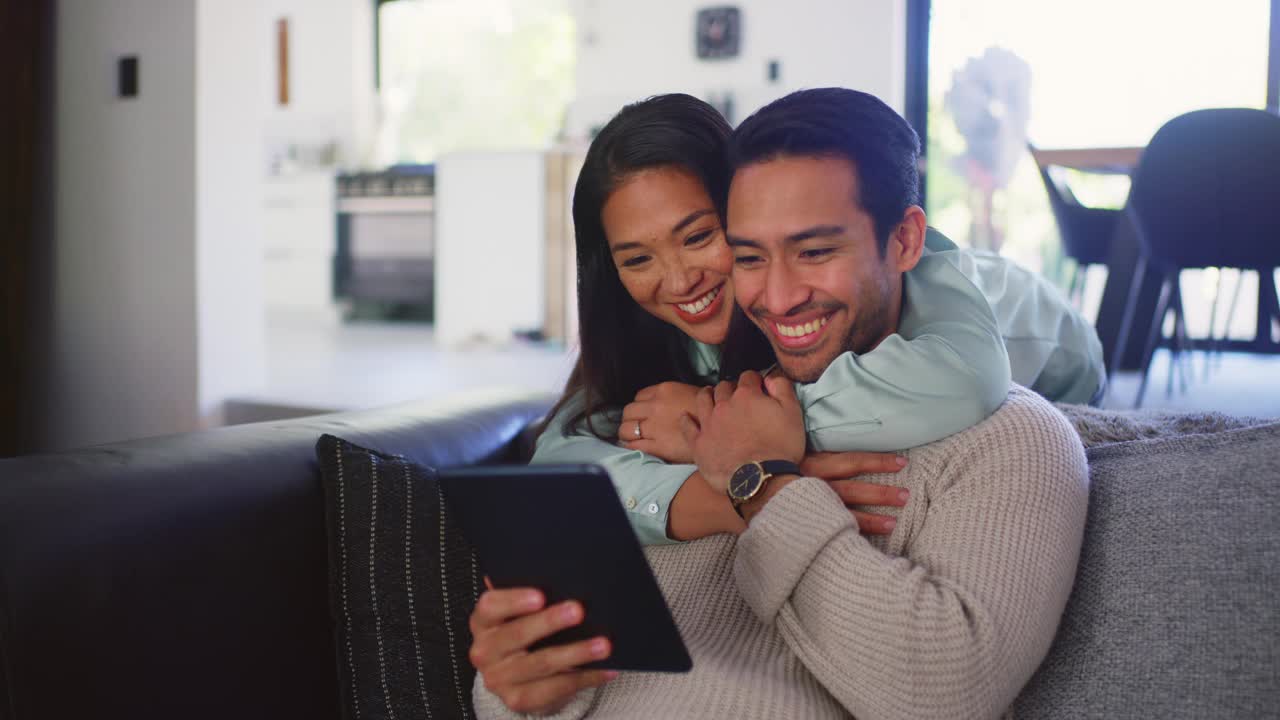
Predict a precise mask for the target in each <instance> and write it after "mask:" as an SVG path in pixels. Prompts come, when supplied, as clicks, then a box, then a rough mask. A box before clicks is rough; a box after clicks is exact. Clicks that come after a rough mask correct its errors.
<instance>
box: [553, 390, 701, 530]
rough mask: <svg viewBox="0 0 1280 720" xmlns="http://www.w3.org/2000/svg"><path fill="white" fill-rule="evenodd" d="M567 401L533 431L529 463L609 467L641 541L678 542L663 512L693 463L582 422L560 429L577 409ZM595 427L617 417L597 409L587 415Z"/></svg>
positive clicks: (605, 425) (608, 424)
mask: <svg viewBox="0 0 1280 720" xmlns="http://www.w3.org/2000/svg"><path fill="white" fill-rule="evenodd" d="M577 409H578V408H577V406H576V405H575V404H574V403H566V405H565V407H564V408H562V409H561V411H560V413H559V414H557V415H556V416H555V417H554V418H552V420H551V422H550V423H549V424H548V425H547V429H546V430H544V431H543V433H542V435H541V436H539V437H538V443H537V447H536V448H535V449H534V453H533V458H532V459H530V461H529V462H530V464H535V465H549V464H555V463H566V464H577V463H586V464H594V465H600V466H601V467H603V468H604V469H605V470H607V471H608V472H609V477H610V478H612V479H613V485H614V488H615V489H616V490H617V491H618V497H619V498H620V499H621V501H622V506H623V508H625V509H626V511H627V520H629V521H630V522H631V527H632V529H633V530H635V532H636V537H638V538H639V540H640V543H641V544H642V545H662V544H666V543H674V542H678V541H676V540H673V539H671V538H669V537H667V516H668V514H669V513H670V509H671V501H672V500H673V499H674V498H675V496H676V493H677V492H678V491H679V490H680V486H682V485H684V481H685V480H688V479H689V476H690V475H692V474H693V473H694V472H695V471H696V470H697V469H698V468H697V466H695V465H678V464H673V465H668V464H667V463H666V462H664V461H663V460H661V459H660V458H656V457H654V456H652V455H647V454H645V453H643V452H640V451H639V450H628V449H627V448H624V447H619V446H617V445H614V444H613V443H611V442H606V441H604V440H601V439H600V438H598V437H596V436H595V435H593V434H591V433H590V432H588V431H587V430H586V429H585V428H582V429H579V430H576V431H573V432H570V433H569V434H568V435H566V434H565V432H564V426H565V423H566V422H567V421H568V418H569V417H571V416H572V415H573V414H574V413H576V412H577ZM592 422H593V423H595V427H598V428H602V429H603V428H608V429H609V430H610V431H615V430H616V427H617V425H616V421H614V420H611V419H610V418H608V417H606V414H605V413H601V414H598V415H596V416H595V417H593V418H592Z"/></svg>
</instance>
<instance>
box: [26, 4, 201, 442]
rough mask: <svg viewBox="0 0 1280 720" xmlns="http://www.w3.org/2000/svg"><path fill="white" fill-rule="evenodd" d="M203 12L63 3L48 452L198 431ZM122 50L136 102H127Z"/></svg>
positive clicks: (172, 7)
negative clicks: (198, 53)
mask: <svg viewBox="0 0 1280 720" xmlns="http://www.w3.org/2000/svg"><path fill="white" fill-rule="evenodd" d="M195 20H196V12H195V3H193V2H190V1H188V2H174V1H173V0H110V1H104V0H59V1H58V3H57V19H56V22H57V31H56V32H57V39H56V56H57V63H56V64H57V90H56V101H55V102H56V104H55V113H56V130H55V132H56V135H55V153H56V161H55V193H56V195H55V198H54V237H55V239H54V243H55V247H54V252H53V268H52V273H53V288H52V292H51V298H52V303H53V307H52V308H51V310H50V315H51V317H50V318H49V322H50V323H51V325H52V328H51V333H50V334H51V336H52V348H51V355H52V356H51V357H50V358H49V373H48V377H49V385H50V387H48V388H46V391H45V392H44V393H43V395H44V397H46V398H47V405H46V409H47V416H48V419H47V427H45V428H43V432H42V433H41V440H42V442H41V445H42V446H44V447H47V448H54V447H70V446H77V445H84V444H89V443H98V442H106V441H111V440H116V439H120V438H122V437H130V436H141V435H152V434H158V433H164V432H172V431H176V430H186V429H189V428H192V427H193V426H194V425H195V421H196V417H197V410H196V403H197V399H196V398H197V395H196V385H197V371H196V340H195V339H196V329H195V315H196V296H195V293H194V291H193V290H194V286H195V275H196V258H195V212H196V201H195V182H196V175H195V161H196V137H195V131H196V123H195V102H194V96H193V93H192V84H193V82H194V80H195V56H194V54H193V53H192V50H191V46H192V41H193V39H194V37H195ZM127 54H136V55H138V56H139V59H140V68H139V75H140V78H139V80H140V96H139V97H138V98H136V99H132V100H121V99H117V98H116V97H115V88H116V80H115V79H116V58H117V57H118V56H120V55H127Z"/></svg>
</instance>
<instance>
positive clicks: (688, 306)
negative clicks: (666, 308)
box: [676, 288, 720, 315]
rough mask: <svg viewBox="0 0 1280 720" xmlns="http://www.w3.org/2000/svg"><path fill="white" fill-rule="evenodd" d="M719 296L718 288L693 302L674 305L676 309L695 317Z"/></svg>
mask: <svg viewBox="0 0 1280 720" xmlns="http://www.w3.org/2000/svg"><path fill="white" fill-rule="evenodd" d="M719 294H720V288H715V289H714V290H712V291H711V292H709V293H707V294H706V295H703V296H702V297H700V298H698V299H697V300H694V301H693V302H691V303H676V307H678V308H680V309H681V310H683V311H685V312H687V313H689V314H690V315H697V314H698V313H700V312H702V311H703V310H706V309H707V306H708V305H710V304H711V302H712V301H713V300H715V299H716V296H717V295H719Z"/></svg>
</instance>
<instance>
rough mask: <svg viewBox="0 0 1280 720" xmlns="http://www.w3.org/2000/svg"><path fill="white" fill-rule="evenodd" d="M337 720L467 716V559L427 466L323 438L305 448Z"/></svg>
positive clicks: (471, 569)
mask: <svg viewBox="0 0 1280 720" xmlns="http://www.w3.org/2000/svg"><path fill="white" fill-rule="evenodd" d="M316 455H317V457H318V459H319V462H320V471H321V472H320V475H321V478H322V480H323V483H324V492H325V520H326V527H327V529H328V535H329V599H330V609H331V613H332V616H333V620H334V628H335V639H336V646H337V651H338V657H337V661H338V674H339V682H340V686H341V689H342V711H343V717H344V718H346V720H369V719H371V718H387V719H388V720H412V719H414V718H430V719H431V720H441V719H445V718H464V719H465V718H473V717H475V713H474V711H473V709H472V707H471V683H472V680H473V679H474V677H475V670H474V669H473V668H472V667H471V663H470V662H469V661H468V659H467V651H468V649H469V648H470V646H471V632H470V629H469V628H468V618H469V616H470V614H471V610H472V609H473V608H474V607H475V603H476V598H477V597H479V594H480V590H481V587H482V581H481V577H480V572H479V569H478V567H477V565H476V561H475V555H474V553H473V552H472V550H471V548H470V546H469V545H468V544H467V543H466V541H465V540H464V539H463V536H462V533H461V531H460V530H459V528H458V527H457V526H456V525H455V524H454V523H453V522H452V520H451V518H450V516H449V514H448V513H447V512H446V509H445V506H444V498H443V495H442V493H441V489H440V485H439V483H438V482H437V481H436V475H435V471H434V470H433V469H432V468H428V467H423V466H421V465H415V464H413V463H411V462H409V461H407V460H405V459H404V458H402V457H398V456H391V455H385V454H382V453H379V452H376V451H373V450H368V449H365V448H362V447H359V446H356V445H353V444H351V443H348V442H346V441H344V440H342V439H340V438H337V437H334V436H332V435H324V436H322V437H321V438H320V440H319V442H317V443H316Z"/></svg>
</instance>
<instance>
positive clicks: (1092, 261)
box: [1027, 143, 1120, 265]
mask: <svg viewBox="0 0 1280 720" xmlns="http://www.w3.org/2000/svg"><path fill="white" fill-rule="evenodd" d="M1027 149H1028V150H1030V151H1031V157H1032V158H1033V159H1034V160H1035V162H1036V167H1037V168H1039V170H1040V179H1041V180H1043V181H1044V190H1045V193H1046V194H1047V195H1048V196H1049V208H1050V209H1051V210H1052V211H1053V219H1054V220H1055V221H1056V222H1057V224H1058V236H1059V237H1060V238H1061V239H1062V252H1063V254H1064V255H1066V256H1067V257H1069V258H1071V259H1073V260H1075V261H1076V262H1077V263H1079V264H1081V265H1096V264H1101V263H1105V262H1107V253H1108V250H1109V248H1110V247H1111V235H1112V233H1113V231H1114V225H1115V221H1116V218H1117V217H1118V216H1119V215H1120V213H1119V211H1117V210H1110V209H1104V208H1091V207H1087V206H1085V205H1082V204H1081V203H1080V201H1079V200H1078V199H1076V196H1075V193H1073V192H1071V186H1069V185H1068V184H1067V183H1066V179H1065V178H1064V177H1062V173H1063V171H1064V168H1061V167H1058V166H1056V165H1048V164H1045V163H1042V162H1041V159H1040V157H1039V156H1038V155H1037V151H1036V148H1035V146H1034V145H1032V144H1030V143H1028V144H1027Z"/></svg>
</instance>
